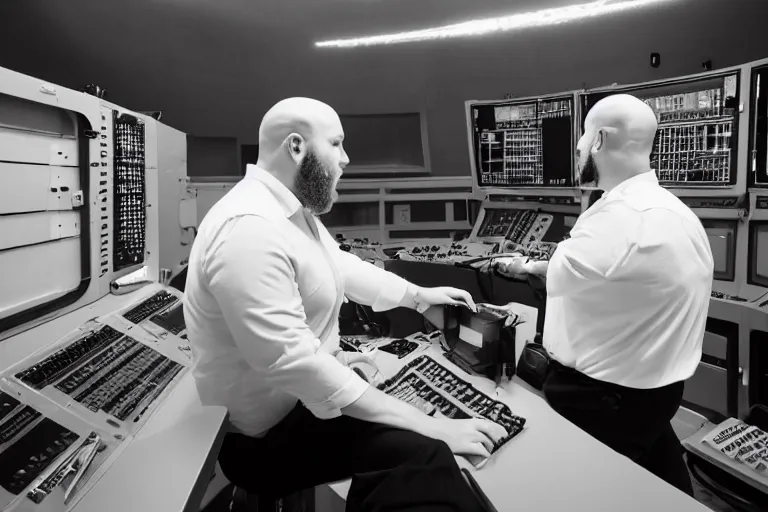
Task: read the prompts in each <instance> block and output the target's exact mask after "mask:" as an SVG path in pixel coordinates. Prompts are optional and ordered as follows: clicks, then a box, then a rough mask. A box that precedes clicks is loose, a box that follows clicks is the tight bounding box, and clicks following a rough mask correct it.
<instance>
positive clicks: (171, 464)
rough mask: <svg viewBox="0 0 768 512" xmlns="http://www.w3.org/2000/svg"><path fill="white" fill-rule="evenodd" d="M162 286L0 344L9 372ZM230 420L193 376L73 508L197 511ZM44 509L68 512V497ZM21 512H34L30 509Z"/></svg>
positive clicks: (89, 511)
mask: <svg viewBox="0 0 768 512" xmlns="http://www.w3.org/2000/svg"><path fill="white" fill-rule="evenodd" d="M158 289H159V286H158V285H151V286H147V287H145V288H142V289H140V290H137V291H135V292H133V293H130V294H127V295H121V296H115V295H107V296H106V297H104V298H102V299H100V300H98V301H96V302H95V303H93V304H91V305H88V306H85V307H83V308H80V309H78V310H76V311H73V312H71V313H69V314H67V315H64V316H62V317H60V318H57V319H55V320H52V321H50V322H47V323H45V324H43V325H40V326H38V327H36V328H33V329H30V330H28V331H26V332H23V333H21V334H18V335H17V336H14V337H12V338H9V339H7V340H4V341H2V342H0V361H2V367H3V368H4V367H6V366H8V365H10V364H14V363H16V362H17V361H19V360H21V359H23V358H25V357H27V356H29V355H30V354H32V353H33V352H36V351H37V350H39V349H41V348H43V347H45V346H47V345H49V344H50V343H53V342H54V341H56V340H57V339H59V338H60V337H61V336H62V335H63V334H65V333H67V332H69V331H71V330H73V329H75V328H77V327H78V326H79V325H81V324H83V323H84V322H86V321H88V320H90V319H92V318H94V317H101V316H103V315H107V314H110V313H112V312H115V311H118V310H120V309H122V308H124V307H126V306H127V305H128V304H131V303H134V302H136V301H139V300H141V299H144V298H146V297H148V296H150V295H152V294H153V293H154V292H156V291H157V290H158ZM226 418H227V411H226V408H224V407H205V406H203V405H201V404H200V398H199V396H198V394H197V389H196V388H195V386H194V381H193V379H192V375H191V373H190V372H187V373H186V375H185V376H184V377H183V378H182V379H181V380H180V381H179V383H178V384H177V386H176V388H175V389H174V390H173V392H172V393H171V394H170V395H169V396H168V398H167V399H166V400H165V402H164V403H163V404H162V406H161V407H160V408H159V409H158V410H157V411H156V412H155V413H154V414H153V415H152V416H151V417H150V418H149V419H148V421H147V423H146V424H145V425H144V426H143V427H142V428H141V430H139V431H138V432H137V433H136V434H135V437H134V439H133V440H131V441H130V442H129V443H128V444H127V446H126V447H125V448H124V450H123V451H122V452H121V453H120V455H119V456H118V457H117V458H116V460H115V461H114V462H113V463H112V464H111V466H110V467H109V469H108V470H107V471H106V472H105V473H104V474H103V475H101V476H99V474H100V473H97V474H96V475H94V477H93V478H94V479H97V480H96V481H95V484H93V487H91V488H90V489H88V490H87V491H86V493H85V494H84V495H83V496H82V498H80V499H79V500H78V501H77V502H76V503H75V505H74V507H73V508H72V511H73V512H104V511H107V510H108V511H110V512H136V511H138V510H141V511H146V512H189V511H195V512H197V511H198V510H199V504H200V500H201V499H202V497H203V494H204V493H205V490H206V488H207V485H208V480H209V477H210V475H211V472H212V471H213V468H214V465H215V461H216V455H217V453H218V449H219V446H220V444H221V441H222V439H223V435H224V425H225V422H226ZM92 483H93V482H88V483H87V484H86V485H90V484H92ZM57 499H58V500H59V501H60V503H58V504H57V503H55V501H56V500H57ZM76 499H77V498H76ZM29 503H31V502H29ZM43 504H44V505H46V507H45V508H44V510H46V512H47V511H48V510H50V511H51V512H53V511H55V512H61V511H64V510H66V507H65V506H64V505H63V496H59V495H58V494H52V495H50V496H49V497H48V498H46V500H45V501H44V502H43ZM18 510H20V511H26V510H30V509H29V508H28V507H27V506H26V504H25V506H22V507H20V508H19V509H18ZM37 510H38V511H40V510H42V509H41V508H38V509H37Z"/></svg>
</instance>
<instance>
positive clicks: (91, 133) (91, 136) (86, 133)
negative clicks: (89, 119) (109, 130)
mask: <svg viewBox="0 0 768 512" xmlns="http://www.w3.org/2000/svg"><path fill="white" fill-rule="evenodd" d="M83 136H84V137H86V138H88V139H95V138H96V137H98V136H99V132H97V131H96V130H84V131H83Z"/></svg>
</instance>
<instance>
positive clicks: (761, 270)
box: [755, 226, 768, 280]
mask: <svg viewBox="0 0 768 512" xmlns="http://www.w3.org/2000/svg"><path fill="white" fill-rule="evenodd" d="M755 238H756V239H755V242H756V243H755V250H756V251H757V254H756V255H755V256H756V257H755V262H756V266H755V274H756V275H755V277H757V278H759V279H760V280H768V226H760V227H759V228H758V229H757V233H756V234H755Z"/></svg>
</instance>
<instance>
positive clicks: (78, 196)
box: [72, 190, 83, 208]
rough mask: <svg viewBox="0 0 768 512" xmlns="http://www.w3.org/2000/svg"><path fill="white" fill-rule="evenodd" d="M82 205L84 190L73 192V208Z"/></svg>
mask: <svg viewBox="0 0 768 512" xmlns="http://www.w3.org/2000/svg"><path fill="white" fill-rule="evenodd" d="M81 206H83V191H82V190H78V191H77V192H72V208H80V207H81Z"/></svg>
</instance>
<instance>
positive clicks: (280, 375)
mask: <svg viewBox="0 0 768 512" xmlns="http://www.w3.org/2000/svg"><path fill="white" fill-rule="evenodd" d="M228 224H229V226H225V227H224V228H222V230H221V231H220V232H219V235H218V238H219V240H218V241H217V243H216V244H213V245H212V247H211V249H210V254H209V255H207V257H206V261H205V262H204V264H203V269H204V272H205V273H206V275H207V277H208V282H209V283H210V285H209V286H210V291H211V293H212V294H213V295H214V297H215V298H216V300H217V302H218V304H219V305H220V307H221V310H222V313H223V316H224V319H225V321H226V323H227V326H228V327H229V329H230V331H231V333H232V336H233V337H234V339H235V343H236V344H237V346H238V347H239V348H240V350H242V352H243V354H244V356H245V358H246V360H247V361H248V364H249V365H250V366H251V367H252V368H253V370H254V371H255V372H256V373H257V374H259V375H260V376H261V377H263V378H264V379H265V380H266V381H267V382H269V383H270V384H271V385H274V386H275V388H277V389H280V390H282V391H284V392H285V393H288V394H290V395H292V396H295V397H296V398H298V399H299V400H301V402H302V403H304V405H305V406H306V407H307V408H308V409H309V410H310V411H311V412H312V413H313V414H314V415H315V416H317V417H318V418H321V419H328V418H334V417H337V416H340V415H341V409H343V408H344V407H347V406H348V405H350V404H352V403H353V402H355V401H356V400H357V399H358V398H360V396H361V395H362V394H363V393H364V392H365V391H366V390H367V389H368V383H366V382H365V381H364V380H363V379H361V378H360V377H359V376H358V375H357V374H356V373H355V372H353V371H352V370H351V369H349V368H347V367H346V366H344V365H342V364H341V363H340V362H339V361H338V360H337V359H336V358H335V357H333V356H331V355H330V354H325V353H319V352H317V347H319V346H320V341H319V340H317V338H316V336H315V334H314V333H313V332H312V330H311V329H310V328H309V326H308V325H307V321H306V315H305V313H304V307H303V303H302V298H301V295H300V293H299V288H298V285H297V282H296V274H295V271H294V267H293V264H292V262H291V259H290V257H289V254H290V245H289V243H288V241H287V240H286V239H285V237H284V235H283V233H282V232H281V231H280V229H279V228H278V227H277V226H276V225H275V224H274V223H272V222H270V221H269V220H267V219H264V218H262V217H258V216H255V215H247V216H242V217H238V218H235V219H232V220H230V221H229V222H228ZM227 227H228V228H229V229H227Z"/></svg>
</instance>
